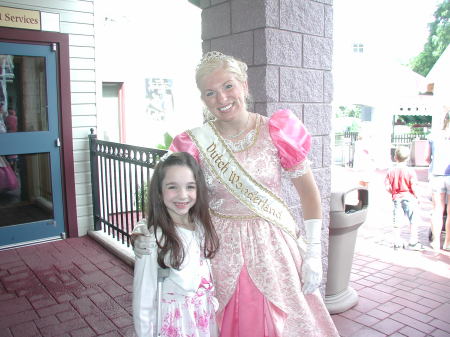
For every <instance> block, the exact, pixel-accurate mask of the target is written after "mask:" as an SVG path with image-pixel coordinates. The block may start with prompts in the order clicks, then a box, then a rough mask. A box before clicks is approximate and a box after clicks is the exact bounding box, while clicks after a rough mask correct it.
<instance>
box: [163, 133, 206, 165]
mask: <svg viewBox="0 0 450 337" xmlns="http://www.w3.org/2000/svg"><path fill="white" fill-rule="evenodd" d="M169 150H170V151H172V152H187V153H189V154H190V155H192V156H193V157H194V158H195V160H196V161H197V162H198V161H199V152H198V149H197V146H196V145H195V144H194V142H193V141H192V139H191V137H190V136H189V135H188V134H187V132H183V133H180V134H179V135H178V136H175V138H174V139H173V141H172V144H171V145H170V147H169Z"/></svg>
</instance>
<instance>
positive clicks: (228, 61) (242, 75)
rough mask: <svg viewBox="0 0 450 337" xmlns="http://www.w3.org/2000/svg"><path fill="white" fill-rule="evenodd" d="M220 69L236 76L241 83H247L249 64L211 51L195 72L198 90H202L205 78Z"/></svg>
mask: <svg viewBox="0 0 450 337" xmlns="http://www.w3.org/2000/svg"><path fill="white" fill-rule="evenodd" d="M220 68H222V69H224V70H226V71H229V72H230V73H232V74H234V75H235V76H236V78H237V79H238V80H239V81H241V82H245V81H247V79H248V75H247V69H248V67H247V64H245V63H244V62H242V61H240V60H238V59H236V58H234V57H233V56H229V55H225V54H222V53H221V52H218V51H210V52H207V53H206V54H205V55H204V56H203V58H202V60H201V61H200V63H199V65H198V66H197V69H196V71H195V82H196V83H197V88H199V89H200V90H201V88H200V83H201V80H202V79H203V77H205V76H207V75H209V74H211V73H212V72H214V71H215V70H217V69H220Z"/></svg>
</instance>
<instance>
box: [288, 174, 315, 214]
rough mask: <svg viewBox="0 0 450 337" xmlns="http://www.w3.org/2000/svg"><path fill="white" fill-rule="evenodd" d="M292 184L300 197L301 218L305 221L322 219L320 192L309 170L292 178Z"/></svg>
mask: <svg viewBox="0 0 450 337" xmlns="http://www.w3.org/2000/svg"><path fill="white" fill-rule="evenodd" d="M292 182H293V184H294V186H295V189H296V190H297V193H298V195H299V196H300V201H301V203H302V210H303V218H304V219H305V220H308V219H322V206H321V202H320V192H319V189H318V187H317V184H316V181H315V179H314V176H313V174H312V171H311V169H310V168H308V169H307V171H306V173H305V174H303V175H301V176H299V177H297V178H292Z"/></svg>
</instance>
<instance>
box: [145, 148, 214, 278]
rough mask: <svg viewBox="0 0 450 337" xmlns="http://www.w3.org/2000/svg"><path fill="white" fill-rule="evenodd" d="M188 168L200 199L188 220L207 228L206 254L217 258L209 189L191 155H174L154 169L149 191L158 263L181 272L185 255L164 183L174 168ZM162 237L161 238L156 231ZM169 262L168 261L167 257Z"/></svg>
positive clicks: (150, 225)
mask: <svg viewBox="0 0 450 337" xmlns="http://www.w3.org/2000/svg"><path fill="white" fill-rule="evenodd" d="M177 165H178V166H186V167H188V168H189V169H191V171H192V173H193V175H194V179H195V183H196V189H197V200H196V202H195V204H194V206H193V207H192V208H191V209H190V210H189V221H191V222H194V223H200V224H201V225H203V228H204V242H203V246H202V250H203V252H202V253H203V254H204V256H205V257H207V258H212V257H214V255H215V253H216V251H217V250H218V248H219V238H218V236H217V233H216V230H215V229H214V226H213V224H212V221H211V216H210V214H209V206H208V204H209V203H208V190H207V187H206V182H205V177H204V175H203V171H202V169H201V168H200V166H199V165H198V163H197V162H196V160H195V159H194V157H192V156H191V155H190V154H189V153H187V152H175V153H172V154H171V155H170V156H168V157H167V158H165V159H164V160H161V161H160V162H159V163H158V164H157V165H156V167H155V170H154V172H153V176H152V179H151V182H150V186H149V190H148V207H147V226H148V228H149V229H150V230H151V229H153V233H154V235H155V238H156V242H157V244H158V248H159V249H158V264H159V266H160V267H161V268H168V267H172V268H175V269H179V268H180V266H181V264H182V263H183V261H184V257H185V254H186V252H185V251H184V249H183V242H182V240H181V238H180V237H179V235H178V233H177V231H176V225H175V224H174V222H173V220H172V218H171V216H170V215H169V212H168V211H167V208H166V205H165V204H164V201H163V195H162V181H163V180H164V177H165V175H166V171H167V169H168V168H169V167H171V166H177ZM158 228H160V229H161V233H162V235H161V236H160V237H158V235H157V229H158ZM166 257H167V258H168V259H167V258H166Z"/></svg>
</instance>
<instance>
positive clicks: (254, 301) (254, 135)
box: [134, 52, 339, 337]
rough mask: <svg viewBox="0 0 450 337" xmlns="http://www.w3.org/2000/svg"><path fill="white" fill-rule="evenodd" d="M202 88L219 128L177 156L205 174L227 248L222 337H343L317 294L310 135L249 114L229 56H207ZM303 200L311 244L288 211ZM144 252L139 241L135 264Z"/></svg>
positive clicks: (287, 119)
mask: <svg viewBox="0 0 450 337" xmlns="http://www.w3.org/2000/svg"><path fill="white" fill-rule="evenodd" d="M196 81H197V87H198V88H199V90H200V92H201V98H202V100H203V102H204V104H205V105H206V107H207V109H208V111H209V112H210V113H211V114H212V115H213V119H211V120H209V121H208V122H207V123H205V124H204V125H203V126H202V127H199V128H196V129H192V130H188V131H186V132H183V133H181V134H180V135H178V136H176V137H175V139H174V140H173V143H172V145H171V148H170V150H171V151H176V152H178V151H184V152H188V153H190V154H192V155H193V156H194V158H195V159H196V160H197V161H198V162H199V163H200V165H201V166H202V168H203V170H204V172H205V178H206V182H207V185H208V190H209V198H210V203H209V208H210V213H211V216H212V221H213V224H214V226H215V228H216V231H217V234H218V236H219V242H220V248H219V250H218V251H217V253H216V255H215V257H214V258H213V259H212V260H211V263H212V272H213V276H214V280H215V286H216V296H217V298H218V300H219V309H218V314H217V319H218V323H219V326H220V336H221V337H266V336H269V337H299V336H317V337H327V336H339V334H338V332H337V330H336V328H335V326H334V324H333V321H332V320H331V317H330V315H329V313H328V311H327V309H326V307H325V305H324V303H323V300H322V297H321V295H320V292H319V291H318V287H319V285H320V283H321V280H322V261H321V227H322V214H321V204H320V195H319V191H318V188H317V185H316V183H315V180H314V177H313V174H312V171H311V169H310V166H309V162H308V160H307V154H308V152H309V150H310V144H311V136H310V134H309V133H308V131H307V130H306V129H305V127H304V126H303V124H302V123H301V121H300V120H299V119H298V118H297V117H296V116H295V115H294V114H293V113H291V112H290V111H288V110H279V111H277V112H275V113H274V114H273V115H272V116H271V117H270V118H267V117H264V116H261V115H259V114H255V113H251V112H249V111H248V110H247V99H248V98H249V92H248V84H247V65H246V64H245V63H243V62H241V61H239V60H237V59H235V58H233V57H231V56H228V55H224V54H222V53H219V52H209V53H207V54H206V55H205V56H204V57H203V58H202V61H201V63H200V64H199V66H198V67H197V72H196ZM292 190H293V191H294V192H295V191H296V192H297V193H296V195H293V194H292V193H290V191H292ZM298 197H300V200H301V205H302V213H303V218H304V221H303V223H304V231H305V235H304V237H303V236H299V233H300V231H299V225H298V224H299V221H298V219H297V220H296V218H297V217H296V215H295V214H293V212H292V209H291V208H290V207H289V206H288V203H289V201H292V200H297V201H298ZM297 216H298V214H297ZM147 248H148V243H147V242H146V241H145V240H143V239H142V238H141V237H137V238H136V241H135V246H134V249H135V252H136V255H138V256H139V255H141V254H145V253H146V251H147Z"/></svg>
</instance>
